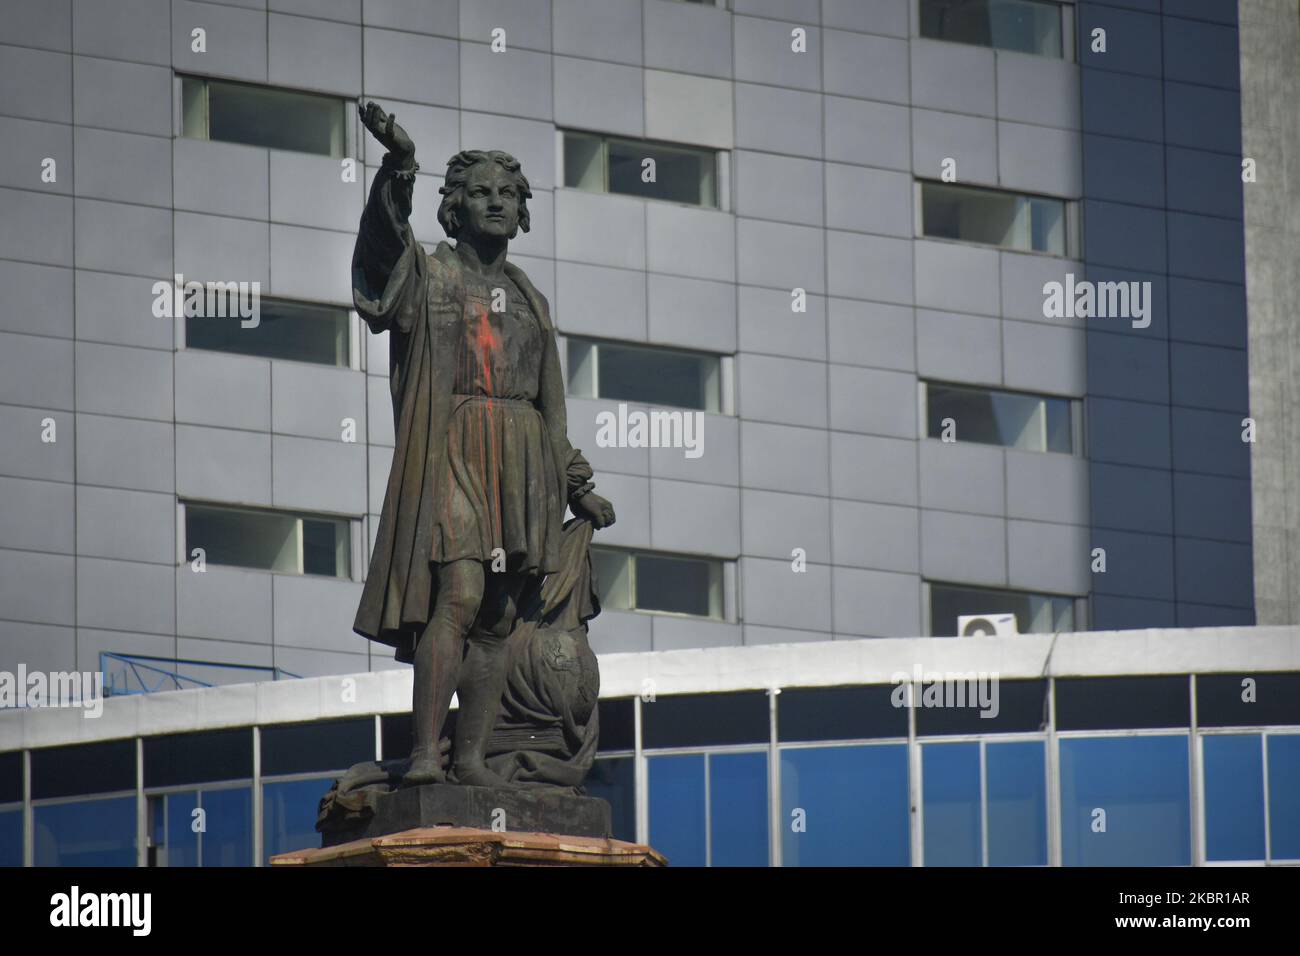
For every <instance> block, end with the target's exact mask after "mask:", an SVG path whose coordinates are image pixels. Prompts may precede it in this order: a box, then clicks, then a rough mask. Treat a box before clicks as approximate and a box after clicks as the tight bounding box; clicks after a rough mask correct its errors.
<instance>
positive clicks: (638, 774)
mask: <svg viewBox="0 0 1300 956" xmlns="http://www.w3.org/2000/svg"><path fill="white" fill-rule="evenodd" d="M632 736H633V740H632V746H633V754H634V757H633V764H632V788H633V790H634V791H635V806H636V842H637V843H640V844H643V845H645V844H649V842H650V774H649V766H648V765H647V763H646V756H645V751H644V749H643V748H642V746H641V695H640V694H638V695H637V696H636V697H633V698H632Z"/></svg>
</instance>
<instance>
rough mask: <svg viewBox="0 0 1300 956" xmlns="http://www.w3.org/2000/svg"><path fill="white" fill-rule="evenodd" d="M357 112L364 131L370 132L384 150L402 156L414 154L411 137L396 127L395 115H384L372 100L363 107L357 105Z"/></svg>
mask: <svg viewBox="0 0 1300 956" xmlns="http://www.w3.org/2000/svg"><path fill="white" fill-rule="evenodd" d="M357 112H358V113H360V114H361V122H362V124H363V125H364V126H365V127H366V129H368V130H370V135H371V136H373V137H374V138H375V139H377V140H378V141H379V144H380V145H381V146H383V147H384V149H386V150H388V151H389V152H390V153H397V154H399V155H402V156H409V155H411V154H413V153H414V152H415V144H414V143H413V142H411V137H409V136H407V135H406V130H404V129H402V127H400V126H398V125H397V122H396V120H397V114H396V113H385V112H384V109H383V107H382V106H380V105H379V104H378V103H376V102H375V101H374V100H370V101H369V102H368V103H366V105H365V106H361V105H358V106H357Z"/></svg>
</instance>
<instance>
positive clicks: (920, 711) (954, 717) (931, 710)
mask: <svg viewBox="0 0 1300 956" xmlns="http://www.w3.org/2000/svg"><path fill="white" fill-rule="evenodd" d="M971 690H972V688H971V687H970V686H969V684H968V685H967V688H966V700H967V704H968V706H965V707H946V706H945V707H918V708H917V710H916V733H917V735H918V736H928V735H931V734H996V733H1003V734H1005V733H1032V732H1034V731H1038V730H1046V729H1047V681H1045V680H1042V681H1004V680H999V681H998V683H997V684H996V685H994V684H993V683H992V682H987V681H986V682H984V683H983V684H979V683H978V682H977V686H976V687H975V688H974V690H975V696H971ZM954 695H955V688H954ZM981 695H982V696H981ZM946 699H947V698H946V697H945V700H946ZM986 704H987V706H985V705H986ZM984 713H988V714H990V715H991V716H989V717H985V716H982V715H983V714H984Z"/></svg>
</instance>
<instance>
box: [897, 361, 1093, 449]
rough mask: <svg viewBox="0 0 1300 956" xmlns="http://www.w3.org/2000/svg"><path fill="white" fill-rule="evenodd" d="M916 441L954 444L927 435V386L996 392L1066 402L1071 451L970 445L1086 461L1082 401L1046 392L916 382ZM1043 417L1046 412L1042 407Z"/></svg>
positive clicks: (928, 427) (928, 407)
mask: <svg viewBox="0 0 1300 956" xmlns="http://www.w3.org/2000/svg"><path fill="white" fill-rule="evenodd" d="M916 384H917V413H918V414H917V437H918V438H920V439H921V440H922V441H937V442H940V443H941V444H953V443H950V442H944V441H943V439H941V438H936V437H934V436H933V435H931V434H930V386H931V385H937V386H939V387H941V388H952V389H965V390H966V391H972V392H977V391H986V392H997V393H1001V394H1006V395H1019V396H1026V397H1030V398H1037V399H1040V400H1045V399H1049V398H1050V399H1056V400H1058V401H1063V402H1066V403H1067V405H1068V407H1069V412H1070V450H1069V451H1068V452H1064V451H1053V450H1051V449H1049V448H1047V447H1044V448H1041V449H1032V448H1017V447H1016V446H1014V445H999V444H994V443H992V442H970V444H973V445H980V446H982V447H984V448H1001V449H1003V450H1004V451H1018V452H1025V453H1026V454H1034V455H1068V456H1069V457H1071V458H1087V457H1088V449H1087V447H1086V438H1087V434H1088V431H1087V429H1086V428H1085V427H1084V421H1083V414H1084V401H1083V399H1082V398H1076V397H1075V396H1073V395H1049V394H1047V393H1046V392H1025V391H1020V390H1019V389H1013V388H1000V387H994V386H992V385H983V384H980V383H978V382H953V381H949V380H947V379H927V378H919V377H918V378H917V381H916ZM1044 414H1046V408H1045V407H1044ZM961 441H962V439H961V437H960V436H958V438H957V442H956V443H955V444H960V443H961Z"/></svg>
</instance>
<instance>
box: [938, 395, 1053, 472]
mask: <svg viewBox="0 0 1300 956" xmlns="http://www.w3.org/2000/svg"><path fill="white" fill-rule="evenodd" d="M1070 411H1071V409H1070V400H1069V399H1068V398H1053V397H1052V396H1050V395H1031V394H1027V393H1024V392H1003V391H999V390H997V389H991V388H980V387H978V386H972V385H942V384H936V383H934V382H926V383H925V415H926V435H928V436H929V437H930V438H938V439H940V440H943V441H958V442H963V441H971V442H978V443H979V444H981V445H1001V446H1002V447H1004V448H1018V449H1020V450H1021V451H1054V452H1061V453H1063V454H1067V455H1068V454H1071V453H1072V452H1073V451H1074V426H1073V423H1072V416H1071V414H1070Z"/></svg>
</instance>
